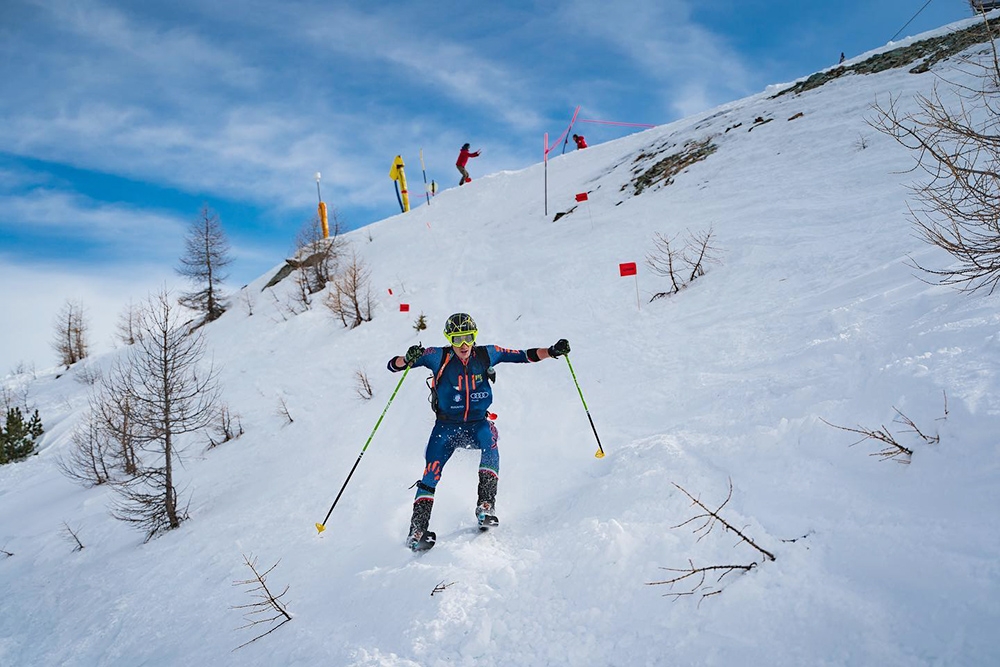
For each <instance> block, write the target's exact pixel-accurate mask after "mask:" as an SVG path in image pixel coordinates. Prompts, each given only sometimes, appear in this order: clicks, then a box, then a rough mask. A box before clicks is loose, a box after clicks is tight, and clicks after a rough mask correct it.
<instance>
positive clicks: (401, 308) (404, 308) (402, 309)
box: [399, 303, 410, 313]
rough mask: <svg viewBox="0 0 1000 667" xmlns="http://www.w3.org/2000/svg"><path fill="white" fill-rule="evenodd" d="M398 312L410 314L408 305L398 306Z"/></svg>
mask: <svg viewBox="0 0 1000 667" xmlns="http://www.w3.org/2000/svg"><path fill="white" fill-rule="evenodd" d="M399 312H401V313H408V312H410V304H408V303H401V304H399Z"/></svg>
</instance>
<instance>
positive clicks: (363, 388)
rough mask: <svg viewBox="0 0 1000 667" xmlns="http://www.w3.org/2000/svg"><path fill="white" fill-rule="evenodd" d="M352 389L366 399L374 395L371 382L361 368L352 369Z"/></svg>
mask: <svg viewBox="0 0 1000 667" xmlns="http://www.w3.org/2000/svg"><path fill="white" fill-rule="evenodd" d="M354 390H355V391H356V392H358V396H360V397H361V398H363V399H364V400H366V401H367V400H369V399H370V398H371V397H372V396H374V395H375V391H374V390H373V389H372V384H371V382H369V381H368V375H367V374H366V373H365V372H364V371H362V370H356V371H354Z"/></svg>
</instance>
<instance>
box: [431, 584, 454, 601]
mask: <svg viewBox="0 0 1000 667" xmlns="http://www.w3.org/2000/svg"><path fill="white" fill-rule="evenodd" d="M454 585H455V582H454V581H453V582H451V583H450V584H446V583H444V580H442V581H441V583H440V584H438V585H437V586H435V587H434V590H432V591H431V597H434V594H435V593H442V592H444V590H445V589H446V588H448V587H449V586H454Z"/></svg>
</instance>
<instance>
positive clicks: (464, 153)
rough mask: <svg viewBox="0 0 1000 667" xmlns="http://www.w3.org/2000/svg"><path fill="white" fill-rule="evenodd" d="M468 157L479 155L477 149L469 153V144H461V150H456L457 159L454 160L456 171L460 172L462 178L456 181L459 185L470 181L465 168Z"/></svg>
mask: <svg viewBox="0 0 1000 667" xmlns="http://www.w3.org/2000/svg"><path fill="white" fill-rule="evenodd" d="M470 157H479V151H476V152H475V153H470V152H469V144H462V150H460V151H459V152H458V160H456V161H455V166H456V167H458V173H460V174H462V180H460V181H459V182H458V184H459V185H465V184H466V183H471V182H472V178H471V177H470V176H469V172H468V171H466V169H465V165H466V164H468V162H469V158H470Z"/></svg>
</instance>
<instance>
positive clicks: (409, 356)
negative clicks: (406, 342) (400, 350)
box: [403, 345, 424, 366]
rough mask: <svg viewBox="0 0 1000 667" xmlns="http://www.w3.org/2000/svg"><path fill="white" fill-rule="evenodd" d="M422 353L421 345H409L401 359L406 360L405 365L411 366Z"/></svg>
mask: <svg viewBox="0 0 1000 667" xmlns="http://www.w3.org/2000/svg"><path fill="white" fill-rule="evenodd" d="M423 354H424V348H423V346H422V345H411V346H410V349H408V350H407V351H406V354H405V355H404V356H403V361H405V362H406V365H407V366H412V365H413V364H414V363H415V362H416V361H417V359H419V358H420V357H422V356H423Z"/></svg>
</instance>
